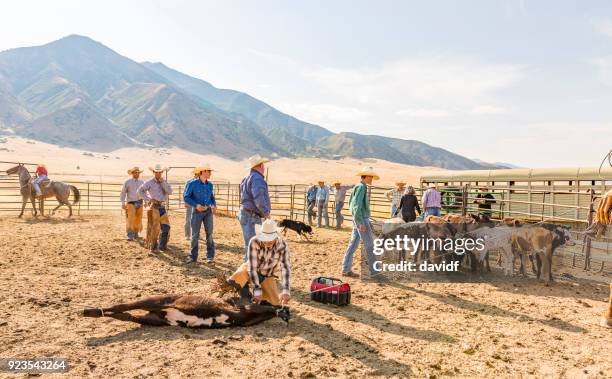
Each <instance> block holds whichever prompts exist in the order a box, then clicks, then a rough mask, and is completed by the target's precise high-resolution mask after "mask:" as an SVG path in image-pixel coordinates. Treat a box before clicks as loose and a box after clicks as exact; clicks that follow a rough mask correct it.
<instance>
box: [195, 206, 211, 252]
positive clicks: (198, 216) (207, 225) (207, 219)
mask: <svg viewBox="0 0 612 379" xmlns="http://www.w3.org/2000/svg"><path fill="white" fill-rule="evenodd" d="M213 219H214V217H213V214H212V210H211V209H210V208H208V209H207V210H205V211H204V212H198V211H197V210H195V209H193V214H192V215H191V259H192V260H193V261H196V260H197V259H198V244H199V242H200V229H201V228H202V224H204V231H205V232H206V259H209V260H213V259H214V258H215V241H213Z"/></svg>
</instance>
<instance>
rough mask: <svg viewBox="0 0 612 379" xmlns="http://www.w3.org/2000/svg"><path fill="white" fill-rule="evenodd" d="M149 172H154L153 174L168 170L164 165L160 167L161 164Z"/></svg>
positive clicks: (150, 168) (151, 168)
mask: <svg viewBox="0 0 612 379" xmlns="http://www.w3.org/2000/svg"><path fill="white" fill-rule="evenodd" d="M149 170H151V171H153V172H164V171H166V170H167V168H165V167H162V165H160V164H159V163H158V164H156V165H155V167H149Z"/></svg>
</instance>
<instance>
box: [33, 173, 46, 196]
mask: <svg viewBox="0 0 612 379" xmlns="http://www.w3.org/2000/svg"><path fill="white" fill-rule="evenodd" d="M45 179H47V175H41V176H37V177H36V178H35V179H34V180H32V185H33V186H34V191H36V194H37V195H40V194H42V192H41V190H40V184H39V183H40V182H42V181H43V180H45Z"/></svg>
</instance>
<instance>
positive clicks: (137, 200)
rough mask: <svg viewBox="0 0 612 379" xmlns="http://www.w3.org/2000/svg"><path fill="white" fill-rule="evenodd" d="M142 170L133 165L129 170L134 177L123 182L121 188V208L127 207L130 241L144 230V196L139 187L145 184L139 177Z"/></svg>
mask: <svg viewBox="0 0 612 379" xmlns="http://www.w3.org/2000/svg"><path fill="white" fill-rule="evenodd" d="M141 173H142V171H141V170H140V168H139V167H133V168H131V169H129V170H128V175H132V177H131V178H130V179H128V180H126V181H125V183H123V188H122V189H121V195H120V199H121V208H123V209H125V213H126V222H127V225H126V230H127V239H128V241H134V240H135V239H137V238H138V233H139V232H140V231H142V210H143V206H142V197H141V196H140V194H139V193H138V189H139V188H140V187H141V186H142V185H143V184H144V182H143V181H142V180H141V179H139V178H140V174H141Z"/></svg>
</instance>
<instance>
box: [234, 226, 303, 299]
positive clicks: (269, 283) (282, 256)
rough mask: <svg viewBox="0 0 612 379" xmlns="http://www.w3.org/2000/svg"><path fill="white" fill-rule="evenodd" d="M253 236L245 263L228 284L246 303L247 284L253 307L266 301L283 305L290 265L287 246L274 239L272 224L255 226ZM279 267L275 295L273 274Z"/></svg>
mask: <svg viewBox="0 0 612 379" xmlns="http://www.w3.org/2000/svg"><path fill="white" fill-rule="evenodd" d="M255 231H256V235H255V236H254V237H253V238H251V240H250V241H249V246H248V247H249V248H248V250H247V251H248V255H247V261H246V262H245V263H243V264H242V265H241V266H240V267H238V270H236V272H235V273H234V274H233V275H232V276H230V277H229V279H228V282H229V283H230V284H231V285H232V286H234V287H235V288H236V289H237V290H238V291H239V292H240V297H241V300H243V301H245V300H246V301H247V302H248V300H249V299H250V297H251V295H250V291H249V284H251V286H252V288H253V298H252V301H253V302H254V303H260V302H262V301H267V302H268V303H270V304H272V305H279V304H286V303H287V302H288V301H289V299H290V295H289V288H290V286H291V264H290V262H289V248H288V247H287V243H286V242H285V240H283V239H282V238H281V237H280V236H279V235H278V233H277V232H278V228H277V226H276V222H275V221H273V220H266V221H264V222H263V224H261V225H258V224H256V225H255ZM278 266H280V268H281V276H282V290H281V293H280V294H279V293H278V281H277V280H276V277H275V276H274V271H276V268H277V267H278Z"/></svg>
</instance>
